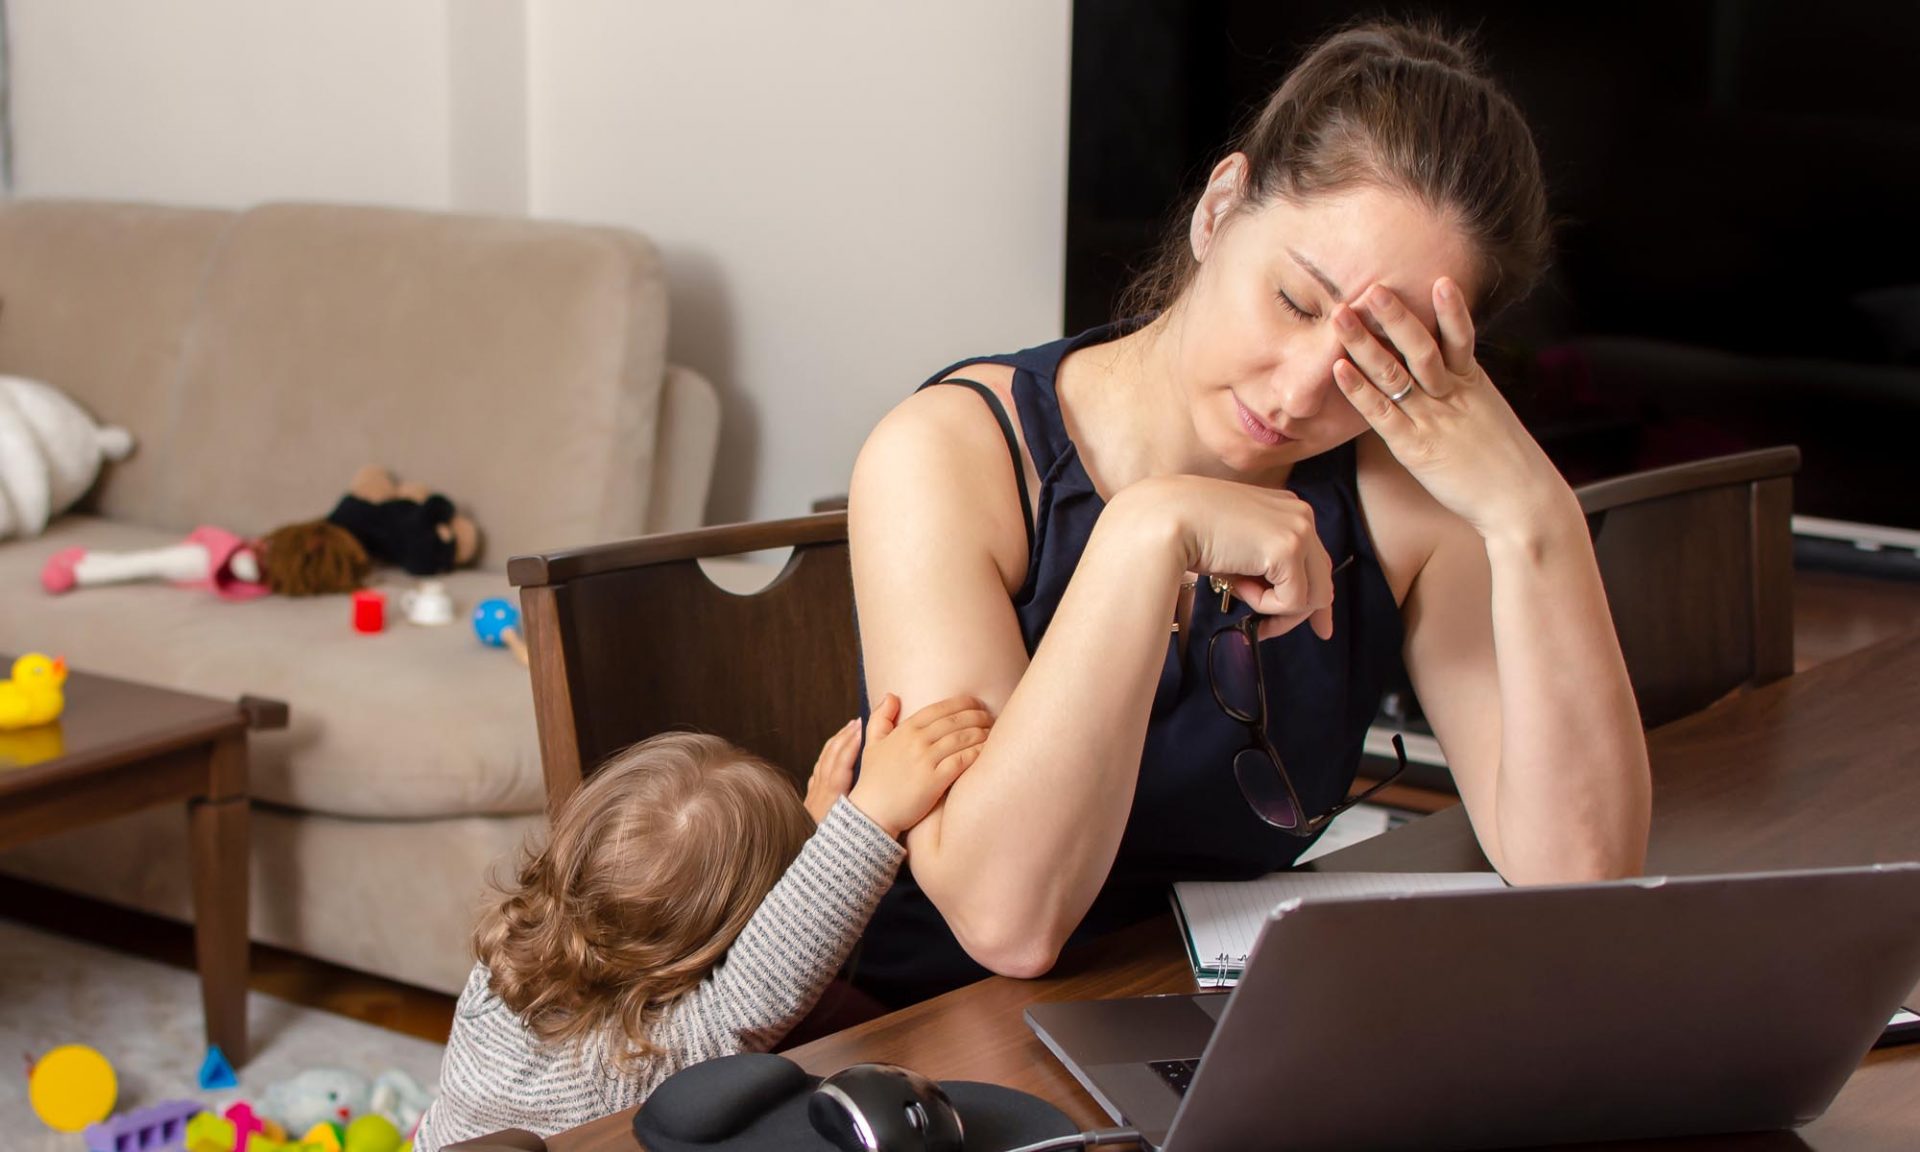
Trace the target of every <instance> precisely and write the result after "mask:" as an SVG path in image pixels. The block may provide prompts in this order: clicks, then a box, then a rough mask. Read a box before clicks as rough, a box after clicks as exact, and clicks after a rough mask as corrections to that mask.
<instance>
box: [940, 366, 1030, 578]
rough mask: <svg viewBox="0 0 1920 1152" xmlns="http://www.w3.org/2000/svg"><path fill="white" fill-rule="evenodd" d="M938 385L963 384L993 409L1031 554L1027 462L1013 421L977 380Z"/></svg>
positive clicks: (992, 395)
mask: <svg viewBox="0 0 1920 1152" xmlns="http://www.w3.org/2000/svg"><path fill="white" fill-rule="evenodd" d="M940 383H942V384H964V385H966V386H967V387H968V388H971V389H973V390H974V391H975V392H978V393H979V394H980V398H981V399H982V400H985V401H986V402H987V407H989V408H991V409H993V418H994V419H995V420H998V421H999V422H1000V434H1001V435H1002V436H1005V437H1006V438H1007V455H1009V456H1011V457H1013V478H1014V480H1015V482H1017V483H1018V484H1019V485H1020V516H1021V518H1022V519H1023V520H1025V521H1026V522H1027V551H1028V552H1029V553H1031V552H1032V551H1033V501H1032V499H1031V498H1029V496H1028V495H1027V462H1026V459H1025V458H1024V457H1022V456H1021V455H1020V441H1019V440H1018V439H1016V438H1015V437H1014V434H1013V421H1012V420H1009V419H1008V418H1007V409H1006V407H1005V406H1004V405H1002V404H1001V403H1000V397H998V396H995V395H994V394H993V389H991V388H989V387H987V386H986V385H985V384H982V383H980V382H979V381H978V380H966V379H962V378H960V377H954V378H952V379H949V380H942V381H940Z"/></svg>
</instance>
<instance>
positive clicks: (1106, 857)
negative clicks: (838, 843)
mask: <svg viewBox="0 0 1920 1152" xmlns="http://www.w3.org/2000/svg"><path fill="white" fill-rule="evenodd" d="M1139 504H1140V501H1139V499H1138V498H1137V497H1133V496H1130V494H1129V493H1127V492H1122V493H1120V494H1119V495H1118V496H1116V497H1115V498H1114V500H1113V501H1112V502H1111V503H1110V504H1109V505H1108V507H1107V509H1106V511H1105V512H1104V513H1103V514H1102V516H1101V517H1100V520H1099V522H1098V524H1097V525H1096V527H1095V529H1094V531H1093V534H1092V536H1091V538H1090V539H1089V540H1088V543H1087V547H1086V551H1085V553H1084V554H1083V555H1082V557H1081V560H1080V563H1079V565H1078V566H1077V568H1076V569H1075V572H1074V576H1073V580H1072V582H1071V584H1070V585H1069V586H1068V589H1067V592H1066V594H1065V596H1063V597H1062V599H1061V601H1060V606H1059V608H1058V610H1057V611H1056V612H1055V614H1054V617H1053V620H1052V622H1051V623H1050V624H1049V625H1048V628H1047V633H1046V636H1045V638H1044V640H1043V641H1042V642H1041V644H1040V646H1039V649H1038V650H1037V651H1036V652H1035V653H1034V655H1033V658H1032V661H1031V663H1030V664H1029V666H1028V668H1027V670H1026V672H1025V673H1024V674H1023V675H1022V676H1021V678H1020V682H1019V685H1018V687H1017V688H1016V689H1015V690H1014V692H1013V694H1012V695H1011V697H1010V698H1009V699H1008V700H1007V703H1006V705H1005V707H1004V708H1003V709H1002V711H1001V713H1000V716H999V718H998V719H997V720H996V721H995V722H994V728H993V733H992V735H991V736H990V737H989V738H988V740H987V743H986V745H985V748H984V750H983V752H982V754H981V756H980V759H979V760H978V761H977V762H976V763H975V764H974V765H973V767H971V768H970V769H968V771H967V773H966V774H965V775H964V776H962V777H961V778H960V779H959V781H958V782H956V783H955V784H954V786H953V789H952V791H950V792H949V793H948V794H947V797H946V799H945V801H944V802H943V804H942V806H941V808H940V809H939V810H938V811H937V812H936V815H935V816H934V818H932V819H930V820H929V821H927V822H925V823H923V824H921V825H920V826H919V827H918V828H916V829H915V830H914V831H913V832H912V833H911V834H910V835H909V837H908V841H907V843H908V846H909V849H910V852H911V854H910V857H909V864H910V866H911V867H912V868H913V872H914V877H915V879H916V880H918V881H919V883H920V885H921V886H922V888H924V889H925V891H926V892H927V895H928V896H929V897H930V898H931V899H932V900H933V902H934V904H935V905H936V906H937V907H938V908H939V909H940V912H941V914H942V915H943V916H944V917H945V918H946V920H947V923H948V925H949V926H950V927H951V928H952V929H953V930H954V933H955V935H956V936H957V937H958V938H959V940H960V943H961V945H962V946H963V947H965V948H966V950H967V951H968V953H969V954H970V955H972V956H973V958H974V959H975V960H977V961H979V962H980V963H982V964H984V965H985V966H986V967H988V968H991V969H993V970H994V971H996V972H1000V973H1003V974H1006V975H1015V976H1032V975H1038V974H1040V973H1042V972H1045V971H1046V970H1047V969H1048V968H1050V967H1052V965H1053V961H1054V959H1055V957H1056V956H1057V955H1058V952H1059V949H1060V947H1061V945H1062V944H1064V943H1065V941H1066V938H1067V936H1068V935H1069V934H1070V933H1071V932H1072V931H1073V929H1074V927H1075V926H1076V925H1078V924H1079V922H1080V920H1081V918H1082V917H1083V916H1084V915H1085V914H1086V911H1087V909H1088V907H1090V906H1091V905H1092V903H1093V899H1094V897H1095V896H1096V895H1097V894H1098V893H1099V891H1100V887H1101V885H1102V884H1103V883H1104V882H1105V880H1106V877H1107V873H1108V871H1109V870H1110V869H1111V868H1112V866H1113V860H1114V856H1115V854H1116V853H1117V852H1118V850H1119V845H1120V837H1121V834H1122V832H1123V831H1124V830H1125V828H1126V822H1127V815H1128V812H1129V811H1130V810H1131V808H1132V804H1133V794H1134V784H1135V780H1136V778H1137V774H1138V771H1139V764H1140V751H1141V748H1142V747H1143V745H1144V743H1145V740H1146V729H1147V720H1148V716H1149V714H1150V713H1151V710H1152V707H1151V706H1152V702H1153V694H1154V690H1155V687H1156V685H1157V683H1158V680H1159V671H1160V667H1161V664H1162V662H1163V661H1164V659H1165V652H1166V645H1167V637H1168V626H1169V623H1170V621H1171V620H1172V618H1173V605H1174V595H1175V592H1176V590H1177V589H1178V586H1179V582H1180V576H1181V573H1182V571H1183V565H1182V563H1181V557H1180V554H1179V550H1178V547H1177V545H1176V537H1175V535H1174V532H1173V530H1172V529H1171V528H1170V527H1169V525H1168V522H1165V521H1163V520H1162V519H1161V518H1157V517H1156V516H1154V515H1152V514H1151V512H1150V510H1148V509H1144V508H1141V507H1139Z"/></svg>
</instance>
